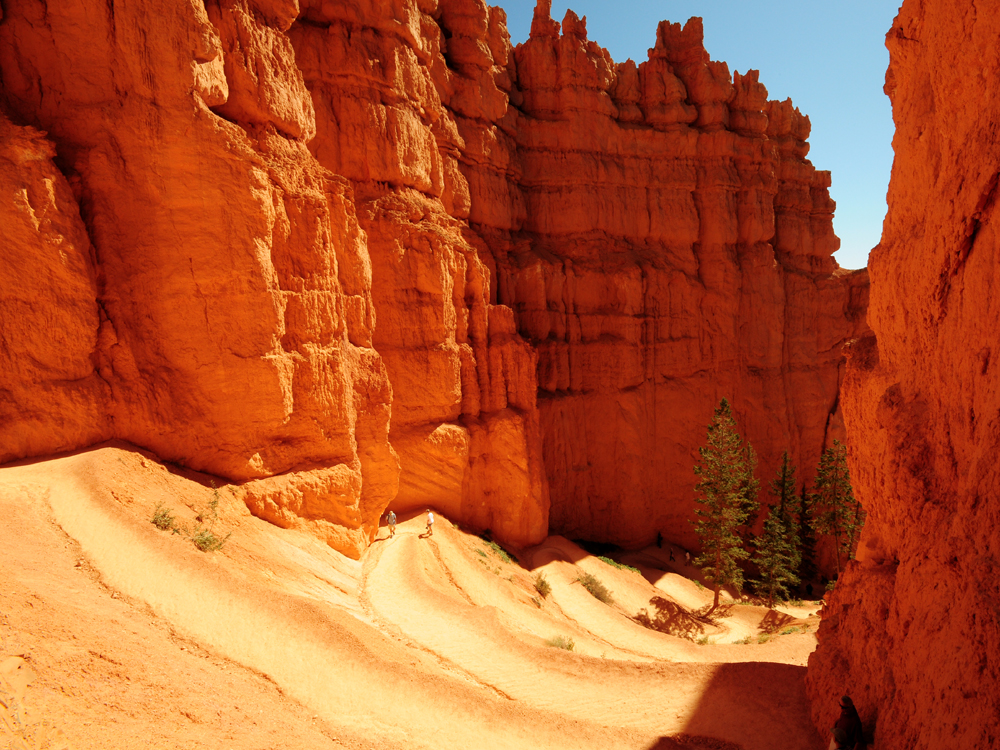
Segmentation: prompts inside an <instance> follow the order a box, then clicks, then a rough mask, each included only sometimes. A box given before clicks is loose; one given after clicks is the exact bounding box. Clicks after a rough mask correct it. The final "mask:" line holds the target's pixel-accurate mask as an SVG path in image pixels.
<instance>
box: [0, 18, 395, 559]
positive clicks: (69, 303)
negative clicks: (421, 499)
mask: <svg viewBox="0 0 1000 750" xmlns="http://www.w3.org/2000/svg"><path fill="white" fill-rule="evenodd" d="M285 6H294V3H291V4H289V3H284V4H282V3H264V2H253V3H248V2H246V1H245V0H239V1H236V2H226V1H224V2H219V3H209V4H208V8H207V10H206V6H205V5H204V4H203V3H202V2H201V0H191V1H189V2H179V3H178V2H159V1H158V0H150V1H149V2H143V3H133V4H129V5H124V6H122V5H113V4H106V5H100V4H99V5H96V6H95V5H94V4H93V3H91V2H85V1H84V0H79V1H78V2H73V1H70V2H64V3H59V4H57V5H52V6H51V7H48V4H46V3H44V2H36V1H34V0H18V1H17V2H5V3H4V18H3V22H2V24H0V82H2V92H3V102H4V106H5V108H6V110H7V112H8V113H9V114H10V115H11V117H12V118H13V119H15V120H16V121H19V122H21V123H24V124H25V125H30V126H33V127H35V128H39V129H41V130H44V131H46V132H47V133H48V135H49V138H50V139H51V142H52V143H54V145H55V149H54V150H55V152H56V153H57V154H58V164H59V167H60V169H61V170H62V172H63V173H64V174H65V175H66V178H65V179H62V181H61V182H60V180H59V179H54V180H52V181H51V184H52V185H53V186H54V187H53V190H54V196H55V197H54V199H53V206H52V208H51V209H50V210H49V213H50V214H52V213H55V212H58V213H59V214H60V217H61V221H62V219H63V218H64V219H65V222H66V223H68V225H69V229H67V230H63V229H62V228H61V227H62V224H61V223H58V222H54V223H52V224H45V223H40V224H39V228H38V230H37V231H38V232H39V233H40V234H39V237H37V238H35V239H34V240H30V241H34V242H35V243H36V244H38V245H45V243H49V244H51V241H52V233H53V232H56V231H60V232H62V237H64V238H65V241H64V242H62V244H61V247H63V248H64V249H65V250H64V252H65V256H66V258H67V260H66V262H65V263H64V264H63V266H62V268H61V269H60V272H61V273H62V274H63V275H67V274H71V275H72V276H73V284H72V285H68V284H61V283H59V281H58V279H55V278H53V280H52V282H51V283H48V282H47V281H46V279H48V278H49V277H51V276H52V275H53V274H52V272H51V271H50V269H51V268H52V267H53V266H54V265H55V264H54V262H53V260H52V257H51V256H52V252H48V253H33V254H30V257H28V258H27V260H26V262H27V266H26V267H22V268H21V269H20V273H22V274H23V275H24V276H26V277H27V278H30V279H33V280H34V284H35V288H36V289H37V291H38V293H37V295H36V296H35V298H34V300H33V303H34V311H33V313H32V314H33V315H35V317H36V318H37V319H39V320H40V321H44V324H45V326H47V327H50V328H51V329H54V330H53V332H52V334H51V335H49V336H44V335H43V336H39V338H41V339H43V340H42V341H39V342H38V344H37V346H38V348H37V350H36V351H38V356H37V358H38V360H39V362H40V363H42V364H47V363H48V361H49V360H51V355H49V354H47V348H49V347H50V348H59V349H60V350H61V351H63V352H64V359H65V360H66V361H65V362H62V363H58V365H59V368H61V369H58V370H57V369H56V368H55V366H53V365H49V370H47V371H46V372H45V373H42V374H41V375H40V376H39V378H42V377H44V378H45V380H46V381H50V382H51V381H56V379H57V375H61V374H62V373H63V372H66V373H69V372H72V373H74V374H76V376H77V378H78V385H77V387H76V390H73V391H71V390H70V387H69V386H68V385H67V384H66V383H65V382H60V383H59V392H58V395H59V397H60V398H62V399H63V401H71V403H68V404H67V406H66V407H65V408H63V409H61V410H60V413H59V414H58V415H54V416H52V417H50V418H49V419H48V420H47V421H48V425H49V429H50V433H49V435H50V437H49V440H48V441H46V440H45V439H43V438H41V437H38V436H37V434H35V435H33V434H32V433H40V432H42V430H41V428H35V427H33V426H31V425H30V424H28V421H27V417H22V418H21V419H20V420H18V419H15V420H14V421H13V422H11V421H7V420H5V421H4V423H3V425H2V427H0V429H2V430H3V431H4V438H5V439H4V440H3V441H2V443H0V459H3V460H9V459H11V458H17V457H19V456H21V455H26V454H27V453H43V452H46V451H51V450H59V449H65V448H70V447H78V446H80V445H86V444H88V443H89V442H92V441H93V439H94V437H96V436H98V435H100V437H117V438H124V439H127V440H130V441H132V442H133V443H136V444H138V445H142V446H145V447H147V448H150V449H152V450H154V451H156V453H157V454H159V455H160V456H162V457H163V458H165V459H167V460H170V461H176V462H179V463H182V464H184V465H186V466H189V467H192V468H195V469H200V470H204V471H208V472H211V473H214V474H219V475H222V476H224V477H227V478H229V479H233V480H237V481H242V480H251V479H255V478H261V477H269V476H274V475H280V474H285V473H287V472H292V471H295V470H302V469H313V468H316V467H333V466H342V467H344V470H345V471H347V472H348V473H350V474H351V476H352V480H351V481H350V482H348V483H347V486H348V487H349V488H350V489H349V491H348V495H347V496H346V497H342V496H339V495H333V494H332V493H329V494H327V495H326V499H324V500H322V501H321V502H319V503H317V504H315V506H311V507H310V510H311V513H310V515H307V516H302V517H300V518H299V521H300V522H301V523H302V524H305V525H310V524H313V523H314V522H315V521H318V520H326V521H332V522H334V523H335V524H336V525H338V526H343V527H347V528H348V529H350V530H351V532H352V533H351V534H349V535H348V536H349V537H351V541H350V542H344V541H343V539H341V540H340V541H338V543H337V546H338V548H339V549H342V550H344V551H347V552H349V553H351V554H355V555H356V554H358V553H359V552H360V550H361V549H363V548H364V546H365V544H366V543H367V539H368V538H369V537H370V535H371V533H372V529H373V528H374V525H375V524H376V523H377V521H378V517H379V515H380V513H381V511H382V508H383V507H384V506H385V504H386V503H388V501H389V500H390V499H391V497H392V496H393V495H394V494H395V490H396V483H397V475H398V462H397V459H396V456H395V454H394V452H393V451H392V448H391V447H390V446H389V442H388V425H389V416H390V403H391V388H390V386H389V381H388V378H387V375H386V370H385V366H384V365H383V363H382V360H381V358H380V357H379V355H378V353H377V352H376V351H375V349H374V348H372V342H371V338H372V328H373V327H374V319H375V316H374V309H373V305H372V297H371V268H370V265H371V264H370V260H369V258H368V251H367V247H366V244H365V240H364V236H363V233H362V230H361V229H360V227H359V225H358V222H357V218H356V214H355V208H354V198H353V193H352V188H351V185H350V183H349V182H347V180H345V179H344V178H343V177H339V176H337V175H334V174H332V173H331V172H330V171H329V170H326V169H324V168H323V167H322V166H321V165H320V164H319V163H318V162H317V161H316V159H315V158H313V157H312V155H311V154H310V153H309V151H308V149H307V148H306V145H305V143H306V141H307V140H308V139H309V138H311V137H312V135H313V134H314V132H315V117H314V113H313V104H312V99H311V97H310V95H309V92H308V91H307V90H306V88H305V85H304V83H303V79H302V74H301V72H300V70H299V68H298V66H297V65H296V62H295V54H294V50H293V48H292V45H291V42H290V41H289V39H288V36H287V34H286V30H287V28H288V26H289V24H290V23H291V22H292V20H294V18H295V15H296V9H295V8H290V7H285ZM289 14H290V15H289ZM35 169H36V171H37V170H42V169H44V167H36V168H35ZM22 174H23V172H22ZM30 178H31V175H29V176H28V177H27V178H24V179H30ZM35 179H36V182H37V179H38V178H35ZM41 179H42V180H43V182H44V179H45V178H44V177H42V178H41ZM66 182H68V183H69V185H70V186H71V187H72V193H71V191H70V190H69V189H68V188H66V187H65V185H66ZM36 192H37V190H36ZM74 198H75V202H76V203H77V204H78V206H79V207H78V208H77V206H76V205H73V203H74ZM29 199H30V200H31V201H34V200H35V197H34V195H32V194H31V190H29ZM5 205H6V204H5ZM32 205H36V204H35V203H33V204H32ZM36 214H37V209H36ZM80 217H82V219H83V224H84V225H85V227H86V232H85V233H84V232H83V231H79V230H80V227H79V221H80ZM74 220H75V222H76V224H73V221H74ZM70 230H77V231H76V233H75V234H74V233H73V232H72V231H70ZM88 235H89V242H88ZM5 239H6V238H5ZM26 241H29V240H26ZM5 252H6V250H5ZM4 272H5V273H10V270H9V269H5V271H4ZM7 294H10V292H9V291H8V290H7V285H6V284H5V292H4V295H5V297H6V295H7ZM5 302H6V299H5ZM4 313H5V318H6V313H7V311H6V310H5V311H4ZM67 317H73V318H74V321H73V325H74V326H75V327H76V328H79V329H80V330H79V332H78V333H74V332H72V331H69V329H66V328H65V327H64V326H62V324H61V322H60V321H61V320H62V319H63V318H67ZM60 329H61V330H60ZM5 330H6V324H5ZM73 330H75V329H73ZM67 332H70V333H71V334H72V338H73V339H74V341H73V343H72V346H70V347H68V348H67V347H63V346H62V344H61V342H60V338H61V337H63V336H64V335H67ZM45 339H47V340H45ZM17 346H18V347H21V348H23V347H24V346H26V345H22V344H21V343H20V342H17ZM7 353H8V352H5V354H7ZM15 354H16V350H12V351H11V352H10V355H11V357H10V358H8V360H7V361H12V360H13V366H18V363H17V361H16V358H15V357H14V356H13V355H15ZM70 360H72V361H70ZM94 372H96V374H97V377H96V378H94V377H92V375H91V374H90V373H94ZM65 379H67V378H65V377H64V378H63V380H65ZM93 380H97V381H98V383H97V385H95V386H91V385H90V381H93ZM43 382H45V381H43ZM46 387H48V386H46ZM55 387H56V386H55V385H53V386H51V389H54V388H55ZM94 394H97V395H100V396H102V397H103V396H107V397H108V399H107V410H106V411H102V413H101V415H100V418H99V419H97V418H93V417H91V415H90V412H92V411H94V409H95V406H94V404H98V405H100V404H101V403H102V402H99V401H96V400H94V399H93V398H91V396H92V395H94ZM42 414H43V415H44V412H42ZM90 420H92V425H91V426H90V427H89V429H83V428H80V427H77V426H75V425H78V424H84V425H86V424H87V423H88V421H90ZM26 424H28V426H27V427H26V426H25V425H26ZM29 428H30V430H29ZM7 435H10V436H12V437H11V439H7ZM22 436H24V437H22ZM296 476H297V475H295V474H290V475H289V476H288V481H287V482H286V484H289V483H291V484H294V480H295V477H296ZM279 494H280V493H279ZM279 503H280V501H279ZM265 515H266V514H265Z"/></svg>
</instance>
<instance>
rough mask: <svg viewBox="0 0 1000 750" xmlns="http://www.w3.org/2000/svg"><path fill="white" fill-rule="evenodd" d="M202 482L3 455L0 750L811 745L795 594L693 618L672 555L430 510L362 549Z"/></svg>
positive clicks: (72, 460) (805, 615) (108, 455)
mask: <svg viewBox="0 0 1000 750" xmlns="http://www.w3.org/2000/svg"><path fill="white" fill-rule="evenodd" d="M208 480H209V478H208V477H204V476H200V475H196V474H192V473H187V472H181V471H172V470H168V469H167V468H165V467H163V466H162V465H160V464H159V463H157V462H156V461H154V460H152V458H151V457H149V456H148V455H143V454H142V453H140V452H138V451H135V450H132V449H130V448H128V447H127V446H108V447H104V448H101V449H98V450H93V451H88V452H83V453H80V454H76V455H71V456H67V457H62V458H57V459H52V460H48V461H42V462H35V463H28V464H23V465H18V466H11V467H6V468H3V469H0V513H2V517H3V518H4V519H5V522H4V526H3V532H2V533H3V544H2V545H0V565H2V568H3V570H4V572H5V575H4V580H5V585H4V586H3V587H2V589H0V717H2V719H3V721H2V722H0V747H6V746H8V745H9V746H10V747H16V748H21V747H28V748H35V747H43V746H46V745H45V744H44V743H45V742H48V743H49V744H48V745H47V746H49V747H66V748H91V747H95V748H96V747H157V748H160V747H162V748H193V747H213V748H215V747H227V748H271V747H274V748H278V747H281V748H298V747H302V748H306V747H309V748H323V747H350V748H366V747H373V748H374V747H378V748H397V747H398V748H402V747H406V748H466V747H489V748H512V749H516V748H581V749H582V748H653V747H656V748H671V747H682V746H683V747H727V746H729V745H727V744H726V743H727V742H728V743H736V744H738V745H739V746H740V747H743V748H746V749H747V750H753V749H755V748H761V749H762V750H763V749H764V748H773V747H782V748H812V747H817V746H819V745H820V744H821V741H820V740H819V738H818V737H817V736H816V735H815V732H814V730H813V729H812V727H811V726H810V724H809V722H808V712H807V706H806V703H805V697H804V692H803V687H802V678H803V676H804V667H803V666H802V665H803V664H804V663H805V659H806V657H807V656H808V653H809V652H810V651H811V650H812V648H813V647H814V646H815V637H814V635H813V632H814V631H815V619H816V618H815V617H814V616H812V614H813V613H812V612H811V610H807V609H802V610H796V611H791V610H789V611H787V612H785V613H776V612H770V613H769V612H767V611H766V610H765V609H763V608H760V607H748V606H732V607H731V608H730V609H729V616H727V617H726V618H724V619H722V620H720V621H718V622H716V623H710V622H704V621H701V620H698V619H697V618H692V617H691V616H690V614H689V612H690V611H691V610H694V609H697V608H698V607H703V606H704V605H705V604H706V603H707V602H709V601H710V599H711V595H710V592H708V591H706V590H704V589H699V588H698V587H697V586H696V585H695V584H694V583H692V582H691V581H690V580H688V578H686V577H684V576H683V575H679V573H688V574H689V575H693V574H694V573H695V571H685V570H681V569H680V568H677V567H676V564H674V566H675V567H674V569H673V570H671V569H670V568H671V565H672V564H671V563H670V562H669V561H668V558H667V557H666V555H667V550H655V549H653V550H646V551H644V552H642V553H633V555H632V556H631V557H630V558H629V559H626V562H629V561H630V560H631V562H630V564H633V565H636V567H640V570H641V571H642V574H641V575H640V574H637V573H635V572H632V571H628V570H619V569H616V568H613V567H611V566H609V565H607V564H606V563H604V562H602V561H600V560H598V559H597V558H595V557H592V556H590V555H588V554H587V553H586V552H584V551H583V550H581V549H580V548H579V547H577V546H576V545H574V544H572V543H571V542H569V541H567V540H564V539H561V538H559V537H552V538H550V539H548V540H546V542H545V543H543V544H542V545H540V546H539V547H537V548H534V549H530V550H523V551H518V552H517V555H518V557H519V561H520V564H518V563H517V562H505V561H504V560H502V559H501V558H500V556H498V555H497V553H496V552H495V551H494V550H492V549H491V548H490V547H489V546H488V545H487V544H486V543H485V542H483V541H482V540H481V539H479V538H477V537H475V536H472V535H469V534H466V533H464V532H462V531H461V530H459V529H457V528H455V527H454V526H452V525H451V524H450V523H449V522H448V521H447V519H444V518H440V517H439V520H438V523H437V525H436V527H435V533H434V536H433V537H431V538H427V537H426V536H425V535H424V534H423V531H424V528H423V517H422V516H418V517H411V518H403V519H401V523H400V526H399V528H398V532H397V535H396V537H395V538H393V539H391V540H390V539H385V538H384V537H385V536H386V532H385V530H383V532H382V534H381V536H382V537H383V538H382V539H381V540H380V541H378V542H376V543H375V544H374V545H373V546H372V548H371V549H370V550H369V551H368V553H367V554H366V555H365V557H364V558H363V559H362V561H360V562H355V561H352V560H348V559H346V558H344V557H342V556H340V555H338V554H336V553H334V552H332V551H331V550H330V549H329V548H327V547H326V546H325V545H323V544H321V543H319V542H317V541H316V540H314V539H312V538H310V537H305V536H302V535H299V534H296V533H295V532H291V531H287V530H282V529H278V528H276V527H273V526H271V525H269V524H267V523H264V522H262V521H259V520H258V519H255V518H253V517H251V516H250V515H249V514H248V512H247V511H246V508H245V506H244V505H243V503H242V502H241V500H240V498H239V492H240V490H239V488H235V487H234V488H230V487H221V488H220V489H218V490H215V489H213V488H212V487H211V486H210V485H209V481H208ZM213 501H215V502H216V507H217V511H216V512H215V513H214V514H213V513H212V512H211V510H210V504H211V503H212V502H213ZM159 504H162V506H163V507H166V508H168V509H169V510H170V511H171V512H172V513H174V514H175V515H176V517H177V519H178V522H179V524H181V525H183V526H185V527H186V528H187V530H188V531H189V532H190V531H191V530H192V529H193V528H194V527H195V526H196V525H197V524H198V523H199V522H198V521H197V520H196V516H198V515H199V514H200V515H201V517H202V519H203V521H202V525H203V527H205V526H207V525H209V524H211V525H212V529H213V531H214V532H215V533H217V534H219V535H220V536H223V535H226V534H231V536H229V538H228V540H227V541H226V544H225V546H224V547H223V549H222V550H221V551H218V552H211V553H203V552H201V551H199V550H197V549H196V548H195V547H194V545H193V544H192V543H191V541H190V540H189V539H187V538H186V537H185V535H184V534H171V533H169V532H164V531H160V530H158V529H157V528H156V527H154V526H153V525H152V524H151V523H149V519H150V518H151V517H152V515H153V512H154V509H155V508H156V507H157V506H158V505H159ZM213 518H214V519H215V520H213ZM677 556H678V557H679V558H682V557H683V553H682V552H679V551H678V554H677ZM581 572H589V573H592V574H593V575H595V576H597V577H598V578H600V580H601V581H602V582H603V583H604V584H605V585H606V586H607V587H608V588H609V589H610V590H611V591H612V593H613V596H614V599H615V602H614V605H613V606H608V605H607V604H604V603H601V602H599V601H598V600H597V599H595V598H594V597H593V596H591V595H590V594H589V593H588V592H587V591H586V590H584V588H583V587H582V586H581V584H580V583H579V582H578V581H577V578H578V576H579V575H580V573H581ZM538 573H542V574H543V575H544V576H545V577H546V579H547V580H548V581H549V582H550V584H551V586H552V593H551V594H550V595H549V597H548V598H547V599H545V600H542V599H541V597H539V596H538V594H537V592H536V591H535V588H534V585H533V579H534V576H535V575H536V574H538ZM640 612H645V614H646V615H647V616H648V619H647V622H648V624H650V625H653V626H654V627H656V628H658V629H651V628H648V627H644V626H643V625H641V624H639V622H637V621H636V619H635V618H636V615H637V614H639V613H640ZM800 624H807V625H809V631H810V632H808V633H796V634H792V635H777V636H775V637H773V638H771V640H769V641H768V642H767V643H764V644H757V643H756V638H757V636H758V635H759V633H760V632H762V631H761V628H764V629H765V630H766V629H775V628H776V629H778V630H779V631H780V630H781V629H784V628H787V627H788V626H790V625H800ZM661 631H662V632H661ZM678 633H681V634H686V635H687V636H688V637H679V635H678ZM554 636H564V637H568V638H572V640H573V642H574V644H575V650H574V651H572V652H570V651H566V650H563V649H559V648H553V647H550V646H546V645H545V641H546V639H550V638H552V637H554ZM747 636H750V637H751V638H752V639H753V642H752V643H751V644H748V645H737V644H735V643H734V642H735V641H738V640H741V639H744V638H746V637H747ZM706 637H707V638H708V639H709V641H710V642H713V643H718V644H720V645H698V644H697V643H695V639H698V638H702V639H704V638H706ZM722 644H726V645H722ZM678 735H680V738H679V739H678ZM692 736H695V738H692ZM698 736H700V737H703V738H705V739H700V740H699V739H697V737H698ZM671 738H673V739H671ZM708 738H714V739H708ZM3 743H7V744H6V745H5V744H3Z"/></svg>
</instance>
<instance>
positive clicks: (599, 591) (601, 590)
mask: <svg viewBox="0 0 1000 750" xmlns="http://www.w3.org/2000/svg"><path fill="white" fill-rule="evenodd" d="M576 580H577V581H579V582H580V583H581V584H583V587H584V588H585V589H587V591H589V592H590V593H591V595H592V596H593V597H594V598H595V599H597V600H599V601H602V602H604V603H605V604H614V603H615V600H614V597H613V596H611V592H610V591H608V590H607V588H605V586H604V584H603V583H601V582H600V581H599V580H598V579H597V577H596V576H594V575H591V574H590V573H581V574H580V575H578V576H577V577H576Z"/></svg>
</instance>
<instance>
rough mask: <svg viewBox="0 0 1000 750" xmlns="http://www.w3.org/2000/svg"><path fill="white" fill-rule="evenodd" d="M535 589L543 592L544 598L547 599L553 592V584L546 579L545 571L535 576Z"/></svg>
mask: <svg viewBox="0 0 1000 750" xmlns="http://www.w3.org/2000/svg"><path fill="white" fill-rule="evenodd" d="M535 591H537V592H538V593H539V594H541V595H542V598H543V599H547V598H548V596H549V594H551V593H552V584H550V583H549V582H548V580H546V578H545V574H544V573H539V574H538V575H537V576H535Z"/></svg>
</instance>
